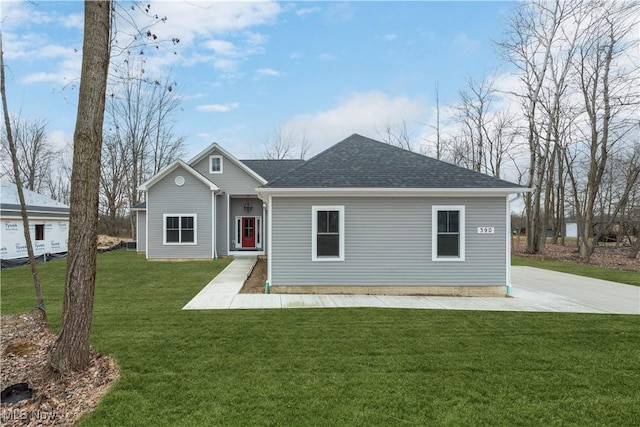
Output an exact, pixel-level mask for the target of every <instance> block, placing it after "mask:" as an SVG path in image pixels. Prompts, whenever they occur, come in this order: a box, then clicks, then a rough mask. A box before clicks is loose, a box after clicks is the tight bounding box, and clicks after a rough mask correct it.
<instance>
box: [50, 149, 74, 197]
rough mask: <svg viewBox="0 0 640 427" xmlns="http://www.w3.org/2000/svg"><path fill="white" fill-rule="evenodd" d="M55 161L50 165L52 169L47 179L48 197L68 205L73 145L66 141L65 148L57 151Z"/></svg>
mask: <svg viewBox="0 0 640 427" xmlns="http://www.w3.org/2000/svg"><path fill="white" fill-rule="evenodd" d="M59 154H60V155H59V156H58V158H57V159H56V162H55V163H54V165H53V166H52V171H51V173H50V174H49V179H48V180H47V190H48V193H49V197H51V198H52V199H53V200H57V201H59V202H60V203H64V204H65V205H68V204H69V203H70V202H71V188H70V183H71V162H72V160H73V159H72V157H73V146H72V144H71V143H67V144H66V146H65V148H64V149H62V150H61V151H60V152H59Z"/></svg>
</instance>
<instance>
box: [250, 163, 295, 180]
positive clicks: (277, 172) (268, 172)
mask: <svg viewBox="0 0 640 427" xmlns="http://www.w3.org/2000/svg"><path fill="white" fill-rule="evenodd" d="M240 161H241V162H242V163H244V164H245V165H246V166H248V167H249V168H250V169H251V170H253V171H254V172H255V173H257V174H258V175H260V176H261V177H263V178H264V179H266V180H267V182H270V181H273V180H275V179H277V178H280V177H281V176H283V175H284V174H286V173H287V172H290V171H292V170H293V169H295V168H297V167H298V166H300V165H302V164H304V163H305V161H304V160H298V159H279V160H275V159H274V160H271V159H265V160H240Z"/></svg>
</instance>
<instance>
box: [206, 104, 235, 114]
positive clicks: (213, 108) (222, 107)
mask: <svg viewBox="0 0 640 427" xmlns="http://www.w3.org/2000/svg"><path fill="white" fill-rule="evenodd" d="M238 107H240V104H239V103H237V102H232V103H230V104H206V105H198V106H197V107H196V111H200V112H201V113H226V112H228V111H231V110H235V109H236V108H238Z"/></svg>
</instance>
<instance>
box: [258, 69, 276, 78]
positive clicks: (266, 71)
mask: <svg viewBox="0 0 640 427" xmlns="http://www.w3.org/2000/svg"><path fill="white" fill-rule="evenodd" d="M257 73H258V74H259V75H261V76H265V77H280V72H279V71H277V70H274V69H273V68H260V69H259V70H258V71H257Z"/></svg>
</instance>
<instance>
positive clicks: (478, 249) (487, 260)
mask: <svg viewBox="0 0 640 427" xmlns="http://www.w3.org/2000/svg"><path fill="white" fill-rule="evenodd" d="M141 189H142V190H144V191H145V193H146V204H144V205H142V206H140V207H138V208H137V210H136V212H137V217H138V227H137V229H138V236H137V241H138V246H137V247H138V251H140V252H146V256H147V258H149V259H198V258H199V259H212V258H215V257H217V256H222V255H243V254H247V253H249V254H251V255H255V254H266V255H267V259H268V280H269V283H270V286H271V290H272V292H281V293H367V294H369V293H371V294H374V293H384V294H440V295H505V294H506V293H507V287H508V286H510V272H511V267H510V252H511V251H510V241H511V240H510V232H509V230H510V206H509V204H510V195H513V194H515V193H520V192H525V191H528V190H527V189H526V188H523V187H521V186H519V185H516V184H513V183H510V182H506V181H502V180H499V179H495V178H492V177H489V176H487V175H484V174H480V173H477V172H473V171H470V170H468V169H463V168H460V167H457V166H453V165H451V164H448V163H445V162H441V161H438V160H434V159H431V158H428V157H425V156H422V155H420V154H416V153H413V152H409V151H406V150H403V149H400V148H397V147H393V146H391V145H387V144H384V143H382V142H378V141H375V140H372V139H369V138H365V137H363V136H360V135H352V136H350V137H349V138H347V139H345V140H343V141H341V142H339V143H338V144H336V145H334V146H333V147H331V148H329V149H327V150H326V151H324V152H322V153H320V154H318V155H317V156H315V157H313V158H312V159H310V160H308V161H307V162H304V161H300V160H298V161H292V160H289V161H286V160H284V161H278V160H245V161H240V160H237V159H236V158H235V157H233V156H232V155H231V154H229V153H228V152H226V151H225V150H223V149H222V148H221V147H220V146H219V145H217V144H213V145H212V146H210V147H208V148H207V149H206V150H204V151H203V152H202V153H200V154H199V155H197V156H196V157H195V158H194V159H192V160H191V161H189V162H188V163H184V162H182V161H176V162H174V163H172V164H171V165H170V166H168V167H167V168H165V169H163V170H162V171H161V172H159V173H158V174H157V175H156V176H154V177H153V178H151V179H150V180H149V181H147V182H145V183H144V184H143V185H142V186H141Z"/></svg>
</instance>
